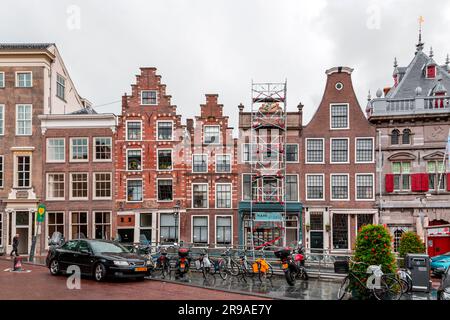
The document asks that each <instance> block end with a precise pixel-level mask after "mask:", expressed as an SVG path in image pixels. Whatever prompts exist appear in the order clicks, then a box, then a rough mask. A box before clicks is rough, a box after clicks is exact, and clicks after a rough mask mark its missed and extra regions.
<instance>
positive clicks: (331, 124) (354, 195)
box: [299, 67, 377, 252]
mask: <svg viewBox="0 0 450 320" xmlns="http://www.w3.org/2000/svg"><path fill="white" fill-rule="evenodd" d="M352 71H353V69H351V68H347V67H336V68H331V69H329V70H327V71H326V75H327V82H326V86H325V91H324V93H323V96H322V101H321V103H320V105H319V107H318V109H317V110H316V112H315V113H314V115H313V117H312V119H311V121H310V122H309V123H308V124H307V125H306V126H305V127H304V128H303V130H302V143H301V150H302V152H301V153H300V162H301V167H300V170H299V171H300V173H301V181H302V183H301V184H300V190H301V195H302V199H303V201H304V207H305V208H304V215H305V246H306V247H307V248H309V249H311V250H314V249H315V250H316V251H318V252H320V251H322V250H331V251H333V252H342V251H344V252H345V251H349V250H352V249H353V244H354V241H355V236H356V234H357V230H358V229H359V227H360V226H362V225H363V224H367V223H377V210H376V209H375V153H374V146H375V127H374V126H372V125H371V124H370V123H369V122H368V121H367V119H366V117H365V116H364V113H363V111H362V110H361V108H360V105H359V103H358V100H357V98H356V95H355V92H354V90H353V85H352V80H351V73H352Z"/></svg>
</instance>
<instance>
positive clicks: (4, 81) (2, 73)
mask: <svg viewBox="0 0 450 320" xmlns="http://www.w3.org/2000/svg"><path fill="white" fill-rule="evenodd" d="M0 74H1V75H3V85H0V88H4V87H5V86H6V79H5V72H3V71H0Z"/></svg>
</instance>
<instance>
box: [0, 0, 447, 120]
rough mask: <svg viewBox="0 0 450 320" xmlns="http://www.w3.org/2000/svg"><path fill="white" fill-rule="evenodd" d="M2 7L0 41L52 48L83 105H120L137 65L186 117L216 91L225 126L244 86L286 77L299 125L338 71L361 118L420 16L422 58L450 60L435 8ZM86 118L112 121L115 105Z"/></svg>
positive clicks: (275, 4) (442, 19) (408, 3)
mask: <svg viewBox="0 0 450 320" xmlns="http://www.w3.org/2000/svg"><path fill="white" fill-rule="evenodd" d="M4 1H5V0H2V2H4ZM7 1H8V2H9V3H8V4H7V6H5V4H4V5H3V8H6V7H7V12H6V11H3V10H2V11H3V12H2V13H3V14H2V18H1V19H0V30H1V35H2V39H1V40H0V41H2V42H55V43H56V44H57V45H58V47H59V50H60V52H61V54H62V56H63V59H64V61H65V63H66V65H67V67H68V69H69V72H70V73H71V76H72V79H73V80H74V82H75V84H76V86H77V89H78V91H79V92H80V94H81V95H82V96H84V97H86V98H88V99H89V100H91V101H92V102H93V104H94V106H95V105H103V104H106V103H109V102H113V101H117V100H120V98H121V96H122V94H123V93H124V92H128V93H129V92H130V84H131V83H132V82H134V75H135V74H137V73H138V72H139V67H140V66H154V67H157V68H158V72H159V74H161V76H162V81H163V82H164V83H166V84H167V92H168V94H171V95H172V97H173V98H172V99H173V100H172V101H173V103H174V104H176V105H177V106H178V110H179V112H180V113H182V114H183V116H184V117H185V118H186V117H193V116H194V115H195V114H197V113H198V112H199V104H201V103H203V102H204V100H205V98H204V94H205V93H218V94H219V99H220V101H221V102H222V103H223V104H224V112H225V113H226V114H228V115H230V119H231V124H232V125H234V126H237V105H238V104H239V103H240V102H242V103H244V105H246V106H247V107H248V106H249V103H250V84H251V80H252V79H253V80H254V81H256V82H258V81H273V82H276V81H283V80H284V79H287V81H288V105H289V107H288V108H289V109H290V110H295V106H296V105H297V104H298V102H299V101H301V102H302V103H303V104H304V105H305V108H304V112H305V120H304V121H305V124H306V122H307V121H309V120H310V118H311V116H312V114H313V113H314V110H315V109H316V108H317V106H318V104H319V103H320V99H321V96H322V92H323V89H324V85H325V74H324V72H325V70H326V69H328V68H330V67H333V66H339V65H345V66H349V67H352V68H354V69H355V71H354V72H353V82H354V85H355V89H356V93H357V95H358V98H359V101H360V104H361V105H362V107H363V108H365V104H366V98H367V92H368V90H369V89H370V90H371V91H372V92H373V93H375V92H376V90H377V88H380V87H384V86H387V85H390V84H391V83H392V78H391V74H392V71H393V67H392V63H393V59H394V57H395V56H396V57H397V59H398V61H399V65H401V66H403V65H405V66H406V65H407V64H408V63H409V62H410V60H411V59H412V57H413V55H414V49H415V48H414V45H415V43H416V42H417V33H418V32H417V29H418V17H419V16H420V15H422V16H424V19H425V22H424V25H423V40H424V42H425V48H426V51H427V52H428V51H429V46H430V45H432V46H433V49H434V54H435V59H436V60H437V61H438V63H443V61H444V60H445V56H446V54H447V53H449V52H450V43H449V42H448V36H449V30H450V2H449V1H445V0H442V1H439V0H437V1H436V0H435V1H425V0H422V1H419V0H397V1H393V0H384V1H374V0H372V1H361V0H339V1H337V0H328V1H327V0H314V1H312V0H310V1H299V0H292V1H291V0H277V1H274V0H273V1H268V0H245V1H244V0H240V1H239V0H161V1H156V0H127V1H125V0H123V1H118V0H115V1H113V0H109V1H106V0H85V1H82V0H80V1H77V0H59V1H53V0H48V1H44V0H40V1H38V0H34V1H29V0H27V1H25V0H14V1H11V0H7ZM5 2H6V1H5ZM78 13H79V15H78ZM78 22H79V24H78ZM97 111H98V112H114V113H116V114H119V113H120V103H115V104H110V105H107V106H102V107H98V108H97Z"/></svg>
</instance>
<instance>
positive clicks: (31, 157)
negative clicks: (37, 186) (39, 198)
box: [13, 153, 33, 189]
mask: <svg viewBox="0 0 450 320" xmlns="http://www.w3.org/2000/svg"><path fill="white" fill-rule="evenodd" d="M18 157H29V158H30V179H29V181H30V183H29V185H28V186H26V187H23V186H22V187H19V184H18V183H17V182H18V180H17V179H18V178H19V177H18V174H19V173H18V172H17V165H18V162H17V158H18ZM13 186H14V188H17V189H28V188H31V187H32V186H33V155H32V154H31V153H27V154H15V155H14V183H13Z"/></svg>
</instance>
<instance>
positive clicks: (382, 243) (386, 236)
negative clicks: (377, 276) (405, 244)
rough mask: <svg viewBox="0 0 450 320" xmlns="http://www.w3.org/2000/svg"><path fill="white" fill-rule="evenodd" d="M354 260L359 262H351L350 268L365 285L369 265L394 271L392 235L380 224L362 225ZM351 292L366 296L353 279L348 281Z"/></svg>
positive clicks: (387, 271) (362, 296)
mask: <svg viewBox="0 0 450 320" xmlns="http://www.w3.org/2000/svg"><path fill="white" fill-rule="evenodd" d="M353 260H354V261H355V262H363V263H361V264H353V265H352V264H351V265H350V268H351V269H352V271H353V272H355V274H356V275H357V276H358V278H359V279H360V280H361V281H362V283H363V284H364V285H365V284H366V281H367V279H368V277H369V276H370V275H369V274H367V273H366V270H367V267H368V266H369V265H381V269H382V271H383V273H395V272H396V271H397V263H396V259H395V255H394V254H393V253H392V237H391V234H390V233H389V231H388V230H387V229H386V228H385V227H383V226H381V225H371V224H369V225H366V226H363V227H362V228H361V229H360V230H359V233H358V236H357V238H356V245H355V255H354V257H353ZM350 286H351V288H352V289H353V294H354V295H356V296H359V297H360V298H362V299H364V298H367V296H366V295H365V290H362V289H361V287H360V286H359V285H358V284H356V281H355V280H352V282H351V283H350Z"/></svg>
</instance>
